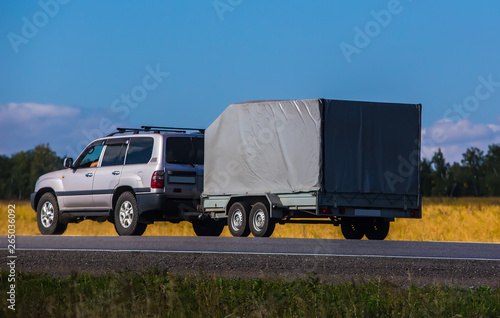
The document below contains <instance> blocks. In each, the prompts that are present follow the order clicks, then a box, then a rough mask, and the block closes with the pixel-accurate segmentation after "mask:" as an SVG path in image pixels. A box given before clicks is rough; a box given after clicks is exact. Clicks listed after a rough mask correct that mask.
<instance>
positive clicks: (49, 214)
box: [36, 192, 68, 235]
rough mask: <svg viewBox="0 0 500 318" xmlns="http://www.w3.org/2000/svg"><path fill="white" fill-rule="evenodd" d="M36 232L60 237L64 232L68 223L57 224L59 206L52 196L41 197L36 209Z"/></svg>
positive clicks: (48, 194)
mask: <svg viewBox="0 0 500 318" xmlns="http://www.w3.org/2000/svg"><path fill="white" fill-rule="evenodd" d="M36 220H37V224H38V230H39V231H40V233H42V234H43V235H61V234H63V233H64V231H66V228H67V227H68V223H60V222H59V205H58V204H57V199H56V197H55V195H54V194H52V193H50V192H48V193H45V194H44V195H42V197H41V198H40V201H38V205H37V207H36Z"/></svg>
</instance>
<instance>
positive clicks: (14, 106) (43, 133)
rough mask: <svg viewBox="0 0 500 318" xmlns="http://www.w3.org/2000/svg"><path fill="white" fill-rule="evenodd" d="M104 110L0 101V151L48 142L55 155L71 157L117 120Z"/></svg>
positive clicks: (106, 130)
mask: <svg viewBox="0 0 500 318" xmlns="http://www.w3.org/2000/svg"><path fill="white" fill-rule="evenodd" d="M115 119H116V114H111V113H109V112H108V113H106V112H105V111H100V112H93V113H90V114H84V113H83V112H82V110H81V109H80V108H78V107H72V106H59V105H47V104H38V103H9V104H0V134H1V135H2V136H8V137H7V138H2V142H1V143H0V154H6V155H11V154H13V153H16V152H19V151H22V150H28V149H33V148H34V147H35V146H36V145H39V144H42V143H43V144H45V143H49V144H50V146H51V148H52V149H53V150H55V151H56V152H57V154H58V155H60V156H64V155H68V156H72V157H75V156H77V155H78V153H79V152H80V151H81V150H82V149H83V148H84V147H85V146H86V145H87V144H88V143H90V142H91V141H92V140H93V139H95V138H98V137H102V136H104V135H106V134H108V133H109V132H110V130H114V128H115V127H116V125H121V122H119V121H116V120H115Z"/></svg>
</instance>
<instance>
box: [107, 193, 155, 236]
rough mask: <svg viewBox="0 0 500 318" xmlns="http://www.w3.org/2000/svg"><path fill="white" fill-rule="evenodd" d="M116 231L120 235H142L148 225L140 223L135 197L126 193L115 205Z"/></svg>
mask: <svg viewBox="0 0 500 318" xmlns="http://www.w3.org/2000/svg"><path fill="white" fill-rule="evenodd" d="M114 214H115V229H116V232H117V233H118V234H119V235H142V234H143V233H144V231H146V227H147V224H145V223H140V222H139V208H138V206H137V200H136V199H135V196H134V195H133V194H132V193H130V192H124V193H122V194H121V195H120V197H119V198H118V201H116V205H115V212H114Z"/></svg>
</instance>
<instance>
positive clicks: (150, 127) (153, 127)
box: [141, 126, 205, 134]
mask: <svg viewBox="0 0 500 318" xmlns="http://www.w3.org/2000/svg"><path fill="white" fill-rule="evenodd" d="M141 128H143V129H144V130H145V131H150V130H154V131H170V132H183V133H185V132H186V131H187V130H194V131H199V132H200V133H202V134H204V133H205V129H201V128H178V127H162V126H141Z"/></svg>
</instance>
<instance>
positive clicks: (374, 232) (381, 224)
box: [365, 219, 391, 241]
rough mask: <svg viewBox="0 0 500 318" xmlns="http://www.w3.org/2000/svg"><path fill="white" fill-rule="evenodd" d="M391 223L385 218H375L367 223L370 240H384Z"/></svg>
mask: <svg viewBox="0 0 500 318" xmlns="http://www.w3.org/2000/svg"><path fill="white" fill-rule="evenodd" d="M390 225H391V223H390V222H386V221H385V220H383V219H375V220H374V221H373V222H368V223H366V224H365V235H366V237H367V238H368V239H369V240H380V241H381V240H384V239H385V238H386V237H387V234H389V228H390Z"/></svg>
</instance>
